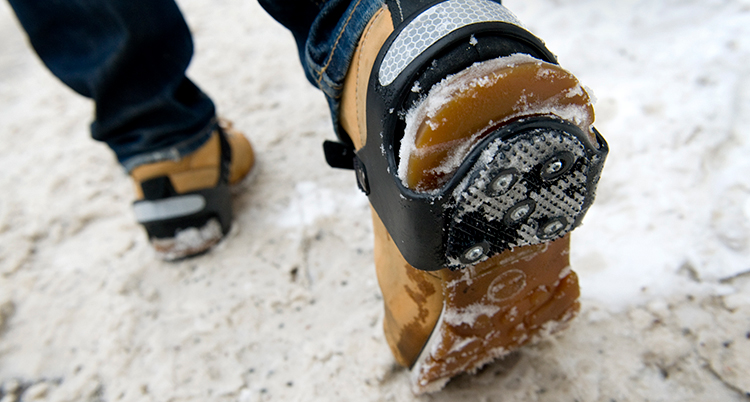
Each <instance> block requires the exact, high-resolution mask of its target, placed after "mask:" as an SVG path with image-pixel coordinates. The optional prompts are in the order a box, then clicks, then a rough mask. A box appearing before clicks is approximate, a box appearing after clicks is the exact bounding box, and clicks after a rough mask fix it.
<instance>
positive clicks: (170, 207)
mask: <svg viewBox="0 0 750 402" xmlns="http://www.w3.org/2000/svg"><path fill="white" fill-rule="evenodd" d="M205 206H206V199H205V198H203V196H201V195H198V194H190V195H183V196H177V197H170V198H166V199H163V200H156V201H138V202H136V203H135V204H133V210H134V212H135V218H136V220H137V221H138V222H139V223H146V222H153V221H160V220H166V219H172V218H179V217H182V216H188V215H192V214H194V213H196V212H200V211H202V210H203V208H205Z"/></svg>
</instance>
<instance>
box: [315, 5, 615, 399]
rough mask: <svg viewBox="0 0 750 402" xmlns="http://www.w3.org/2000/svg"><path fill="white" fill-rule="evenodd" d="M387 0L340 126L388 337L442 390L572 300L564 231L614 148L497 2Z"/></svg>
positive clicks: (553, 65)
mask: <svg viewBox="0 0 750 402" xmlns="http://www.w3.org/2000/svg"><path fill="white" fill-rule="evenodd" d="M386 4H387V6H386V7H384V8H383V9H381V10H380V11H378V12H377V13H376V14H375V16H374V17H373V18H372V19H371V20H370V22H369V24H368V26H367V27H366V29H365V32H364V34H363V36H362V37H361V39H360V42H359V45H358V48H357V51H356V53H355V55H354V58H353V61H352V65H351V67H350V69H349V72H348V74H347V77H346V81H345V83H344V93H343V97H342V107H341V122H342V128H343V131H344V132H345V133H346V134H348V138H343V141H344V142H350V143H351V144H352V145H353V148H354V150H355V151H354V152H351V154H352V155H353V157H354V162H353V167H354V169H355V170H356V177H357V181H358V184H359V186H360V188H361V189H362V190H363V191H364V192H365V193H366V194H367V195H368V197H369V200H370V203H371V205H372V207H373V226H374V231H375V236H374V237H375V250H374V254H375V265H376V269H377V274H378V282H379V284H380V288H381V290H382V293H383V301H384V305H385V319H384V331H385V337H386V339H387V341H388V344H389V345H390V347H391V351H392V352H393V355H394V357H395V358H396V360H397V361H398V362H399V363H400V364H402V365H404V366H406V367H409V368H410V369H411V376H412V386H413V390H414V392H415V393H423V392H433V391H436V390H438V389H440V388H442V386H443V385H444V384H445V383H446V382H447V381H448V380H449V379H450V378H451V377H453V376H455V375H457V374H459V373H461V372H473V371H475V370H477V369H478V368H479V367H481V366H482V365H484V364H486V363H488V362H490V361H492V360H493V359H495V358H498V357H501V356H503V355H505V354H507V353H509V352H510V351H512V350H513V349H515V348H518V347H520V346H522V345H524V344H527V343H529V342H532V341H534V340H536V339H539V338H540V337H541V336H542V335H543V334H546V333H549V332H554V330H556V329H560V328H562V327H564V324H565V323H567V322H568V321H569V320H570V319H571V318H572V317H573V316H574V315H575V313H576V312H577V311H578V308H579V307H578V301H577V299H578V295H579V290H578V281H577V277H576V275H575V273H573V272H572V271H571V270H570V267H569V261H568V253H569V235H568V233H569V232H570V231H572V230H573V229H574V228H575V227H576V226H578V225H579V224H580V222H581V219H583V216H584V215H585V213H586V211H587V210H588V208H589V206H590V205H591V203H592V202H593V198H594V193H595V188H596V184H597V182H598V179H599V175H600V172H601V169H602V166H603V163H604V159H605V157H606V155H607V152H608V148H607V144H606V142H605V141H604V139H603V138H602V137H601V135H600V134H599V133H598V132H597V131H596V129H594V127H593V125H592V124H593V121H594V113H593V107H592V105H591V101H590V99H589V96H588V94H587V93H586V91H585V89H584V88H583V87H582V86H581V85H580V84H579V82H578V81H577V80H576V79H575V77H573V75H572V74H570V73H569V72H567V71H565V70H563V69H562V68H560V67H559V66H558V65H557V61H556V59H555V57H554V56H553V55H552V53H550V52H549V50H547V49H546V47H545V46H544V44H543V43H542V41H541V40H539V39H538V38H536V37H535V36H533V35H532V34H531V33H529V32H528V31H526V30H525V29H524V28H523V27H522V26H521V24H520V22H518V20H517V19H516V18H515V16H513V15H512V14H511V13H510V12H509V11H508V10H507V9H505V7H503V6H502V5H501V4H499V2H494V1H491V0H446V1H437V2H430V1H427V2H422V1H404V0H401V1H395V0H394V1H391V0H387V1H386ZM342 155H350V154H349V153H346V152H344V153H342ZM331 159H335V158H333V157H331V158H329V160H331Z"/></svg>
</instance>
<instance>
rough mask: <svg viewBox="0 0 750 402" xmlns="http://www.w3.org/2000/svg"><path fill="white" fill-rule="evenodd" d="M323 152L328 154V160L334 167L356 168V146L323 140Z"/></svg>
mask: <svg viewBox="0 0 750 402" xmlns="http://www.w3.org/2000/svg"><path fill="white" fill-rule="evenodd" d="M323 153H325V156H326V162H328V165H329V166H330V167H333V168H338V169H354V155H355V154H354V147H353V146H351V145H349V144H344V143H343V142H336V141H328V140H326V141H325V142H323Z"/></svg>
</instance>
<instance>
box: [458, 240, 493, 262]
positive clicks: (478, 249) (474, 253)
mask: <svg viewBox="0 0 750 402" xmlns="http://www.w3.org/2000/svg"><path fill="white" fill-rule="evenodd" d="M489 250H490V245H489V243H487V242H485V241H483V242H479V243H477V244H475V245H473V246H471V247H469V248H467V249H466V250H465V251H464V252H463V253H462V254H461V263H463V264H465V265H470V264H474V263H477V262H479V261H481V260H482V259H483V258H484V257H485V256H486V255H487V253H489Z"/></svg>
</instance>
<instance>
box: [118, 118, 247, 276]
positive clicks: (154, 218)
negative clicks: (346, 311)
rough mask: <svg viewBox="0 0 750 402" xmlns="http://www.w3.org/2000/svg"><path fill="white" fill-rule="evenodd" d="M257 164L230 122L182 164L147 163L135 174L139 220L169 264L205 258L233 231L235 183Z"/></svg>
mask: <svg viewBox="0 0 750 402" xmlns="http://www.w3.org/2000/svg"><path fill="white" fill-rule="evenodd" d="M253 163H254V154H253V149H252V146H251V145H250V142H248V140H247V138H245V136H244V135H243V134H242V133H240V132H238V131H236V130H234V129H233V128H232V126H231V123H229V122H224V121H222V122H220V123H219V125H218V126H217V128H216V129H215V130H214V133H213V135H212V136H211V138H210V139H209V140H208V141H207V142H206V143H205V144H204V145H203V146H201V147H200V148H198V149H197V150H196V151H195V152H193V153H191V154H189V155H187V156H185V157H183V158H182V159H180V160H179V161H161V162H155V163H149V164H144V165H140V166H137V167H135V168H134V169H132V170H131V172H130V176H131V177H132V178H133V181H134V183H135V191H136V201H135V202H134V204H133V209H134V212H135V216H136V219H137V220H138V222H139V223H140V224H142V225H143V226H144V228H145V229H146V232H147V234H148V237H149V240H150V242H151V245H152V246H153V247H154V249H155V250H156V253H157V255H158V256H159V257H160V258H162V259H164V260H167V261H174V260H179V259H182V258H187V257H191V256H195V255H198V254H201V253H203V252H205V251H207V250H208V249H210V248H211V247H212V246H213V245H215V244H216V243H218V242H219V241H220V240H221V239H222V238H223V237H224V235H226V234H227V233H228V232H229V228H230V226H231V223H232V204H231V197H230V193H229V187H228V186H229V185H230V184H235V183H237V182H239V181H240V180H242V179H243V178H244V177H245V176H246V175H247V174H248V172H249V171H250V169H251V168H252V166H253Z"/></svg>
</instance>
